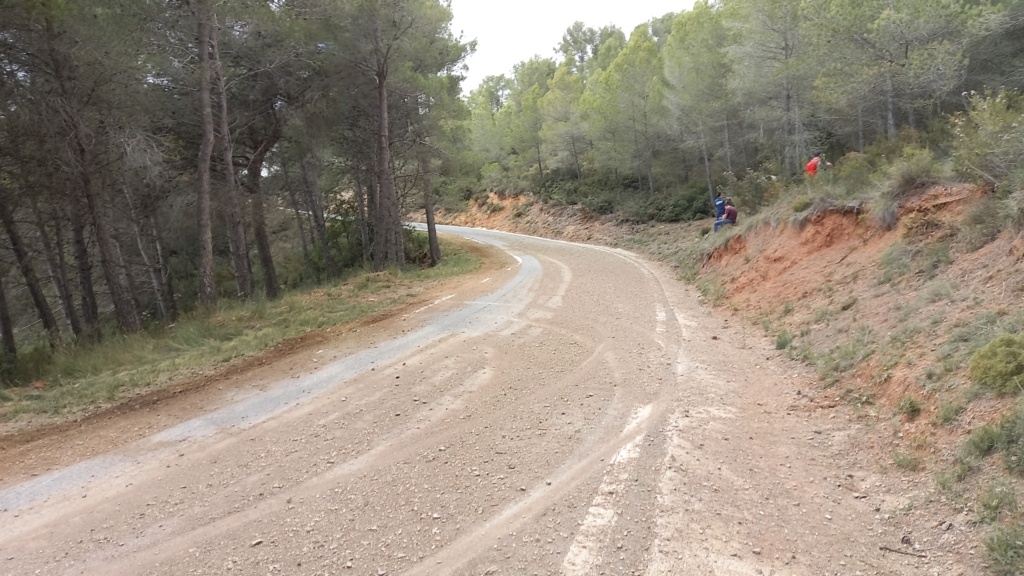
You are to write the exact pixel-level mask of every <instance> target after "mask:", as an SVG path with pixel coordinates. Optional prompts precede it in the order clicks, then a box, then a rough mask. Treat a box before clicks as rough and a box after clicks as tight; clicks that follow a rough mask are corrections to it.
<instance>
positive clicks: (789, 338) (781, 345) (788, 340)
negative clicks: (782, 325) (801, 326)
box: [775, 330, 793, 350]
mask: <svg viewBox="0 0 1024 576" xmlns="http://www.w3.org/2000/svg"><path fill="white" fill-rule="evenodd" d="M792 343H793V335H792V334H790V333H789V330H783V331H782V332H779V334H778V336H776V337H775V349H776V350H785V349H786V348H789V345H790V344H792Z"/></svg>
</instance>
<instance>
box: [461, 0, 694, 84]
mask: <svg viewBox="0 0 1024 576" xmlns="http://www.w3.org/2000/svg"><path fill="white" fill-rule="evenodd" d="M692 6H693V0H452V14H453V15H454V19H453V20H452V32H453V33H454V34H455V35H456V37H458V36H459V35H460V34H461V35H462V39H463V41H467V42H468V41H469V40H473V39H474V38H475V39H476V40H477V47H476V53H475V54H473V55H472V56H470V57H469V58H468V59H467V60H466V63H467V64H468V65H469V72H467V73H466V81H465V82H464V83H463V89H464V90H465V92H466V93H467V94H468V93H469V92H470V91H471V90H474V89H475V88H476V87H477V86H479V85H480V81H481V80H483V79H484V78H485V77H486V76H494V75H498V74H505V75H511V73H512V67H513V66H514V65H516V64H518V63H519V62H523V61H525V60H529V59H530V58H532V57H533V56H535V55H537V56H541V57H542V58H548V57H553V56H555V49H556V48H557V47H558V44H559V42H561V40H562V34H564V33H565V31H566V29H568V28H569V27H570V26H572V24H573V22H575V21H577V20H579V21H581V22H583V23H584V24H585V25H587V26H589V27H591V28H601V27H602V26H606V25H608V24H614V25H616V26H618V27H619V28H621V29H622V31H623V32H625V33H626V36H627V37H628V36H629V33H630V32H632V31H633V28H635V27H636V26H637V25H638V24H642V23H643V22H647V21H648V20H651V19H652V18H657V17H659V16H663V15H665V14H667V13H668V12H682V11H683V10H689V9H690V8H691V7H692Z"/></svg>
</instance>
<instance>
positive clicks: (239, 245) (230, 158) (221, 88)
mask: <svg viewBox="0 0 1024 576" xmlns="http://www.w3.org/2000/svg"><path fill="white" fill-rule="evenodd" d="M214 24H215V25H214V26H213V27H211V30H210V45H211V47H212V49H213V73H214V77H215V78H216V79H217V90H218V92H219V93H220V146H221V155H222V156H221V157H222V160H221V161H222V162H223V163H224V186H225V192H224V196H225V198H227V216H228V236H229V237H230V238H231V264H232V268H233V269H234V271H235V289H236V290H237V291H238V296H239V297H240V298H248V297H249V296H250V295H251V294H252V289H253V280H252V266H251V265H250V263H249V246H248V244H247V243H246V239H245V220H244V219H243V218H242V201H241V198H240V195H239V193H238V187H237V186H235V165H234V151H233V147H232V144H231V128H230V126H229V124H228V91H227V83H226V82H225V80H224V67H223V66H222V65H221V61H220V49H219V48H218V46H217V36H218V27H217V26H216V16H214Z"/></svg>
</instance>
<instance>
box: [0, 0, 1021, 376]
mask: <svg viewBox="0 0 1024 576" xmlns="http://www.w3.org/2000/svg"><path fill="white" fill-rule="evenodd" d="M0 15H2V18H0V99H2V102H3V105H2V108H0V227H2V230H0V336H2V342H0V343H2V353H0V367H2V366H3V365H5V364H6V365H9V364H11V363H12V362H14V361H15V359H16V357H17V355H18V354H19V350H21V349H23V348H24V347H26V346H39V345H45V346H50V347H59V346H62V345H66V344H67V343H74V342H79V341H95V340H98V339H102V338H105V337H108V336H110V335H112V334H131V333H134V332H138V331H140V330H143V329H144V328H145V327H146V326H147V325H148V323H152V322H157V323H163V324H168V323H172V322H174V320H175V318H176V317H177V316H178V315H179V314H182V313H185V312H188V311H191V310H194V309H201V308H203V307H210V306H213V305H215V304H216V303H217V302H218V301H219V300H223V299H241V300H247V299H254V298H266V299H274V298H277V297H279V296H280V295H281V293H282V291H283V290H287V289H291V288H296V287H302V286H309V285H313V284H315V283H318V282H324V281H329V280H332V279H335V278H338V277H339V276H340V275H341V274H342V273H343V272H344V271H345V270H347V269H353V268H362V267H366V268H369V269H374V270H383V269H389V268H400V267H402V266H404V265H405V264H406V263H407V262H408V261H410V260H413V259H415V260H417V261H421V260H422V261H424V262H427V263H430V262H436V261H437V259H438V258H440V253H439V251H438V250H437V247H436V246H437V245H436V242H431V243H430V244H429V246H430V249H428V254H426V255H425V256H421V255H419V254H409V253H408V252H407V246H406V242H407V239H408V232H407V231H406V230H405V229H404V228H403V224H402V222H403V220H404V219H405V216H406V215H407V214H410V213H413V212H419V213H422V212H423V211H424V210H425V209H426V210H427V212H428V214H427V217H428V219H429V218H430V214H429V212H430V208H429V207H430V206H431V205H433V204H434V203H436V204H438V205H442V206H449V207H451V206H457V205H459V203H462V202H465V201H467V200H470V199H471V198H473V197H474V196H476V195H479V194H481V193H486V192H497V193H499V194H514V193H526V194H532V195H535V196H536V197H538V198H540V199H543V200H547V201H554V202H563V203H570V204H582V205H583V206H585V207H587V208H588V209H591V210H593V211H595V212H599V213H609V212H620V213H622V214H623V215H624V217H625V218H627V219H637V220H650V219H662V220H680V219H688V218H698V217H705V216H706V215H707V214H708V210H709V200H708V198H709V196H710V195H713V194H714V192H715V191H716V190H717V189H720V188H721V187H723V186H737V185H739V184H740V183H742V182H754V181H758V182H760V181H778V180H781V181H785V180H788V179H791V178H794V177H799V174H800V168H801V166H802V165H803V162H804V161H805V160H806V158H808V157H809V155H810V154H811V153H812V152H813V151H818V150H821V151H824V152H825V153H826V154H827V155H828V156H829V157H830V158H836V159H838V158H840V157H841V156H844V155H847V154H850V153H862V154H864V153H868V154H870V153H872V151H873V150H874V151H875V152H874V153H875V154H876V155H878V154H884V153H891V154H899V153H900V152H901V146H903V145H906V144H908V143H912V144H913V145H914V146H917V147H919V148H926V149H928V150H930V151H932V152H933V153H934V154H937V155H946V156H955V157H957V158H959V159H960V162H961V166H962V167H964V169H965V170H966V171H968V172H970V171H973V172H974V173H975V174H974V175H975V176H977V177H978V178H981V179H983V180H986V181H992V183H994V184H999V183H1002V182H1006V181H1010V182H1013V181H1019V182H1024V177H1020V176H1021V175H1020V172H1021V170H1020V168H1019V163H1020V162H1019V160H1017V158H1019V157H1020V154H1016V153H1015V152H1020V151H1022V150H1024V144H1017V146H1018V147H1017V148H1015V149H1013V151H1011V152H1009V153H1006V152H1005V150H1001V149H999V150H996V149H994V145H993V142H994V140H993V138H991V137H990V136H991V134H993V133H997V134H999V135H1000V137H1004V136H1005V138H1006V139H1007V141H1012V142H1017V141H1018V140H1022V141H1024V138H1022V131H1021V130H1020V129H1018V128H1016V127H1017V126H1019V123H1018V122H1017V120H1018V119H1020V109H1019V108H1020V106H1019V103H1020V99H1019V98H1016V97H1015V96H1014V95H1016V94H1018V93H1019V91H1020V90H1022V89H1024V1H1021V0H1002V1H1001V0H993V1H977V0H884V1H883V0H873V1H867V2H846V1H842V0H719V1H710V0H702V1H698V2H697V3H696V4H695V5H694V6H693V8H692V9H689V10H685V11H682V12H680V13H678V14H666V15H662V16H657V15H652V19H651V20H650V21H649V22H648V23H647V24H645V25H642V26H638V27H637V28H636V29H635V30H630V31H624V30H619V29H617V28H615V27H605V28H601V29H593V28H589V27H587V26H585V25H584V24H582V23H581V22H577V23H574V24H571V25H569V26H568V27H567V29H566V31H565V33H564V35H563V38H562V41H561V42H560V44H559V45H558V46H554V47H552V48H553V49H554V50H557V53H558V54H560V57H558V58H548V59H545V58H539V57H535V58H533V59H530V60H528V61H524V62H521V63H519V64H518V65H516V66H515V67H514V69H513V70H512V71H510V73H509V75H500V76H491V77H488V78H486V79H484V81H483V82H482V83H481V84H480V85H479V86H475V87H466V86H462V82H463V76H462V74H463V73H464V71H465V70H464V65H463V62H464V61H465V59H466V56H467V55H468V54H470V53H471V51H472V50H473V49H474V42H475V40H474V39H463V38H461V37H457V36H455V35H454V34H453V33H452V31H451V28H450V23H451V18H452V14H451V10H450V7H449V4H448V2H446V1H444V0H262V1H261V0H226V1H217V2H214V1H213V0H0ZM580 17H581V20H582V19H584V18H585V15H584V14H581V15H580ZM567 24H568V23H567ZM524 33H525V32H524ZM553 53H554V52H553ZM464 93H465V94H468V96H465V97H463V96H462V94H464ZM996 108H999V110H1001V111H1002V115H1001V116H999V117H998V118H996V117H994V116H993V115H994V112H992V110H994V109H996ZM986 111H987V114H988V116H985V114H986ZM953 119H955V120H956V121H951V120H953ZM986 130H987V132H986ZM986 134H987V135H988V136H986ZM879 150H881V151H882V152H878V151H879ZM992 161H998V165H996V166H992V165H990V164H991V163H992ZM1015 174H1016V175H1017V177H1019V180H1014V178H1015V176H1014V175H1015ZM1005 193H1006V194H1009V195H1013V194H1017V193H1018V192H1017V191H1016V190H1015V189H1012V186H1011V188H1010V189H1007V190H1006V192H1005ZM746 200H747V202H748V205H747V206H745V209H747V210H755V209H756V208H757V206H754V205H749V204H756V203H757V202H760V201H761V200H762V199H760V198H759V197H756V195H755V196H751V197H748V198H747V199H746ZM1022 205H1024V203H1022ZM280 227H291V228H293V229H294V230H296V231H297V234H296V235H295V236H296V239H295V240H294V241H292V242H290V243H284V242H281V241H278V240H277V238H278V235H277V234H275V230H277V229H279V228H280ZM0 372H2V370H0Z"/></svg>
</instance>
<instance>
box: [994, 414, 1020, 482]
mask: <svg viewBox="0 0 1024 576" xmlns="http://www.w3.org/2000/svg"><path fill="white" fill-rule="evenodd" d="M1000 428H1001V431H1002V435H1003V439H1002V444H1001V445H1000V448H1002V450H1003V464H1004V465H1005V466H1006V469H1007V470H1009V471H1010V472H1012V473H1014V474H1017V475H1019V476H1024V402H1022V403H1020V404H1018V405H1017V408H1016V410H1014V411H1013V412H1011V413H1010V414H1009V415H1008V416H1007V417H1006V418H1004V419H1003V421H1002V422H1001V423H1000Z"/></svg>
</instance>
